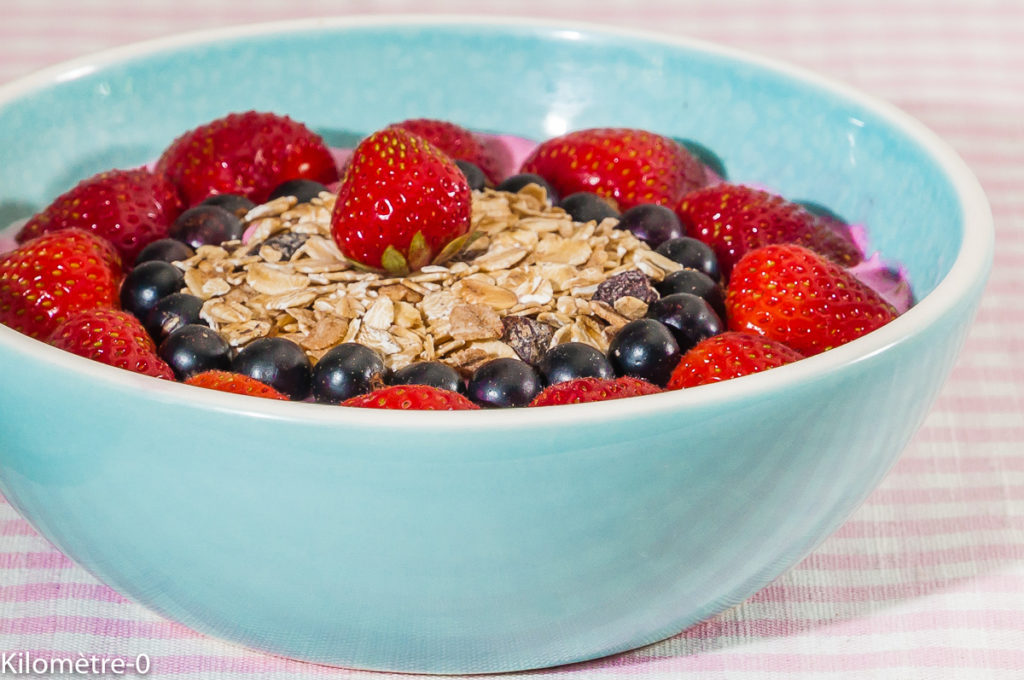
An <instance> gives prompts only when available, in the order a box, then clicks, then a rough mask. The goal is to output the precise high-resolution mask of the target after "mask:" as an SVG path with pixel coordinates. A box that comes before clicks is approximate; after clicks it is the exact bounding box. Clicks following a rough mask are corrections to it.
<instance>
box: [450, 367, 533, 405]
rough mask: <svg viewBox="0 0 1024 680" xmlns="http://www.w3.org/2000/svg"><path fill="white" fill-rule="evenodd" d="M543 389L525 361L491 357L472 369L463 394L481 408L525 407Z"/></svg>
mask: <svg viewBox="0 0 1024 680" xmlns="http://www.w3.org/2000/svg"><path fill="white" fill-rule="evenodd" d="M542 388H543V383H542V381H541V377H540V374H539V373H537V371H536V370H535V369H534V368H533V366H531V365H530V364H528V363H526V362H525V361H520V360H519V359H509V358H507V357H502V358H499V359H491V360H490V361H488V362H487V363H485V364H483V365H482V366H480V368H478V369H476V371H474V372H473V377H472V378H470V379H469V385H468V386H467V388H466V394H467V395H468V396H469V398H470V399H472V400H473V401H474V402H476V403H477V404H479V405H480V406H484V407H492V408H509V407H517V406H526V405H527V404H529V403H530V402H531V401H533V398H534V397H536V396H537V395H538V394H540V391H541V389H542Z"/></svg>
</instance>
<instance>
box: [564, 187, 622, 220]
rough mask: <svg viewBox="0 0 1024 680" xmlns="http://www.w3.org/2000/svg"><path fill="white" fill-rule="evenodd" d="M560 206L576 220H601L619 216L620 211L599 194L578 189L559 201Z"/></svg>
mask: <svg viewBox="0 0 1024 680" xmlns="http://www.w3.org/2000/svg"><path fill="white" fill-rule="evenodd" d="M558 207H559V208H561V209H562V210H564V211H565V212H567V213H569V216H570V217H572V219H573V221H574V222H589V221H591V220H593V221H595V222H600V221H601V220H603V219H605V218H606V217H618V216H619V211H618V210H616V209H615V208H613V207H612V206H611V203H609V202H608V201H606V200H604V199H603V198H601V197H600V196H598V195H597V194H592V193H590V192H589V191H577V192H576V193H575V194H569V195H568V196H566V197H565V198H563V199H562V200H561V201H559V202H558Z"/></svg>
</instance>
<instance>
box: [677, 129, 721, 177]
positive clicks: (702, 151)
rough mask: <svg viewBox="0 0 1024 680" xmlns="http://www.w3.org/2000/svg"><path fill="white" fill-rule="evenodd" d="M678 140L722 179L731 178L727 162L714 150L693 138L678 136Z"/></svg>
mask: <svg viewBox="0 0 1024 680" xmlns="http://www.w3.org/2000/svg"><path fill="white" fill-rule="evenodd" d="M676 141H677V142H679V143H680V144H682V145H683V147H684V148H685V149H686V150H687V151H689V152H690V154H691V155H693V156H694V157H696V159H697V160H699V161H700V162H701V164H703V165H704V167H706V168H707V169H708V170H710V171H711V172H713V173H715V174H716V175H718V176H719V177H721V178H722V179H729V176H728V175H727V174H726V169H725V163H723V162H722V159H721V158H719V157H718V154H716V153H715V152H714V151H712V150H711V149H709V148H708V147H706V146H704V145H703V144H701V143H699V142H695V141H693V140H692V139H681V138H676Z"/></svg>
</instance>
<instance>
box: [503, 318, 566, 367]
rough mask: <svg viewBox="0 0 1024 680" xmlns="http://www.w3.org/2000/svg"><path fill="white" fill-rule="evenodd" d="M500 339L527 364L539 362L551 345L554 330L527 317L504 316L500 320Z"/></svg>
mask: <svg viewBox="0 0 1024 680" xmlns="http://www.w3.org/2000/svg"><path fill="white" fill-rule="evenodd" d="M501 323H502V326H503V332H502V335H501V339H502V341H503V342H505V343H506V344H507V345H508V346H509V347H511V348H512V350H513V351H514V352H515V353H516V355H517V356H518V357H519V358H520V359H522V360H523V361H525V362H526V363H528V364H535V363H537V362H538V361H540V358H541V357H542V356H543V355H544V352H546V351H547V350H548V347H549V346H550V345H551V337H552V336H553V335H554V334H555V331H554V329H553V328H552V327H551V326H549V325H547V324H544V323H540V322H539V321H535V320H533V319H531V318H530V317H527V316H506V317H504V318H503V319H502V320H501Z"/></svg>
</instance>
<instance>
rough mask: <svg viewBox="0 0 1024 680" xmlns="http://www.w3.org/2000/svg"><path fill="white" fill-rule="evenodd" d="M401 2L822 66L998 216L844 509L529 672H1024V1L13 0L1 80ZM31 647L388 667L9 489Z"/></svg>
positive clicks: (10, 601) (263, 664)
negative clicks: (185, 619)
mask: <svg viewBox="0 0 1024 680" xmlns="http://www.w3.org/2000/svg"><path fill="white" fill-rule="evenodd" d="M394 12H418V13H422V12H444V13H460V12H465V13H473V14H487V13H496V14H512V15H528V16H538V17H551V18H573V19H580V20H586V21H591V22H605V23H609V24H614V25H618V26H630V27H635V28H644V29H653V30H658V31H662V32H667V33H671V34H677V35H687V36H693V37H698V38H704V39H710V40H714V41H718V42H721V43H725V44H729V45H733V46H736V47H739V48H743V49H746V50H751V51H754V52H758V53H761V54H765V55H769V56H773V57H779V58H783V59H786V60H789V61H792V62H795V63H798V64H801V65H803V66H807V67H810V68H812V69H814V70H817V71H819V72H821V73H823V74H826V75H830V76H834V77H837V78H839V79H841V80H843V81H846V82H848V83H850V84H852V85H854V86H857V87H859V88H861V89H863V90H866V91H868V92H871V93H873V94H875V95H878V96H880V97H882V98H885V99H888V100H890V101H892V102H894V103H895V104H896V105H898V106H900V107H902V108H903V109H905V110H906V111H908V112H909V113H911V114H912V115H914V116H916V117H917V118H919V119H920V120H922V121H923V122H924V123H925V124H927V125H929V126H930V127H932V128H933V129H934V130H935V131H937V132H938V133H939V134H940V135H941V136H943V137H944V138H945V139H946V140H948V141H949V142H950V143H951V144H952V145H953V146H954V147H955V148H956V149H957V150H958V151H959V152H960V154H961V155H962V156H963V157H964V159H965V160H966V161H967V163H968V164H969V165H970V166H971V167H972V168H973V170H974V171H975V173H976V174H977V175H978V177H979V178H980V180H981V182H982V184H983V185H984V187H985V190H986V191H987V193H988V196H989V198H990V200H991V202H992V207H993V210H994V213H995V219H996V229H997V232H998V234H997V239H998V247H997V253H996V256H995V268H994V272H993V275H992V279H991V282H990V284H989V287H988V290H987V293H986V296H985V300H984V302H983V306H982V309H981V312H980V314H979V316H978V319H977V323H976V325H975V327H974V329H973V331H972V333H971V335H970V338H969V340H968V342H967V346H966V348H965V350H964V353H963V355H962V356H961V359H960V362H959V364H958V366H957V367H956V369H955V370H954V372H953V376H952V378H951V379H950V381H949V382H948V384H947V385H946V387H945V389H944V391H943V392H942V395H941V397H940V399H939V401H938V403H937V405H936V406H935V408H934V409H933V410H932V412H931V415H930V416H929V417H928V419H927V421H926V423H925V424H924V427H923V428H922V429H921V431H920V433H919V434H918V435H917V437H915V439H914V440H913V442H912V443H911V444H910V446H909V447H908V448H907V450H906V451H905V452H904V453H903V456H902V458H901V459H900V461H899V463H898V464H897V465H896V467H895V469H893V470H892V472H891V474H889V475H888V477H887V478H886V479H885V481H884V482H883V484H882V485H881V487H880V488H879V489H878V490H877V491H876V492H875V493H874V494H873V495H872V496H871V497H870V498H869V499H868V501H867V502H866V503H865V505H864V506H863V507H862V508H861V509H860V510H859V511H858V512H857V513H856V514H855V515H854V516H853V518H852V519H850V521H848V522H847V523H846V524H845V525H844V526H843V527H842V528H841V529H840V530H839V531H838V532H837V533H836V534H835V535H834V536H832V537H831V538H829V539H828V540H827V541H826V542H825V543H824V544H823V545H822V546H821V547H820V548H819V549H818V550H817V551H815V552H814V553H813V554H812V555H811V556H810V557H808V558H807V559H806V560H804V561H803V562H802V563H800V564H799V565H798V566H797V567H795V568H794V569H792V570H791V571H790V572H789V573H787V574H785V575H784V576H782V577H781V578H779V579H778V580H777V581H776V582H774V583H772V584H771V585H769V586H768V587H767V588H765V589H764V590H762V591H761V592H759V593H758V594H756V595H755V596H754V597H752V598H751V599H750V600H749V601H747V602H745V603H744V604H742V605H740V606H738V607H735V608H733V609H732V610H730V611H728V612H726V613H724V614H722V615H720V616H718V617H717V618H715V619H714V620H712V621H709V622H707V623H705V624H703V625H700V626H697V627H695V628H693V629H691V630H688V631H686V632H685V633H682V634H680V635H677V636H676V637H673V638H671V639H669V640H666V641H663V642H660V643H658V644H655V645H652V646H649V647H646V648H644V649H640V650H637V651H633V652H629V653H625V654H621V655H618V656H615V657H612V658H608V659H603V660H599V661H595V662H590V663H585V664H578V665H575V666H569V667H563V668H556V669H550V670H544V671H537V672H533V673H530V674H529V675H531V676H533V677H545V678H546V677H552V678H569V677H577V678H578V677H586V678H591V677H593V678H637V679H647V678H676V677H687V678H699V679H710V678H750V679H754V678H758V679H765V680H767V679H783V678H785V679H789V678H837V679H838V678H858V679H860V678H899V679H901V680H902V679H905V678H906V679H912V678H929V679H933V678H954V679H957V680H960V679H961V678H1015V679H1019V678H1024V416H1022V414H1024V0H860V1H859V2H851V1H849V0H845V1H842V2H840V1H835V0H828V1H819V2H815V1H813V0H773V1H772V2H761V1H759V0H716V1H715V2H706V1H703V0H660V1H659V0H518V1H516V2H510V1H507V0H503V1H501V2H493V3H482V2H480V0H472V1H470V0H419V2H412V1H410V0H380V1H377V2H374V1H373V0H335V1H331V0H291V1H289V2H283V1H281V0H142V1H140V0H0V82H7V81H9V80H12V79H14V78H17V77H19V76H21V75H23V74H26V73H28V72H30V71H33V70H35V69H37V68H39V67H42V66H45V65H48V64H51V63H55V62H58V61H61V60H64V59H67V58H70V57H75V56H79V55H83V54H85V53H88V52H92V51H95V50H98V49H101V48H106V47H111V46H115V45H121V44H124V43H128V42H134V41H137V40H141V39H146V38H152V37H157V36H163V35H168V34H172V33H177V32H181V31H186V30H193V29H200V28H209V27H214V26H225V25H230V24H237V23H249V22H254V21H272V20H278V19H289V18H297V17H302V16H323V15H337V14H364V13H394ZM0 500H2V499H0ZM24 651H29V652H32V653H39V654H43V653H46V652H49V653H52V654H63V655H71V656H74V655H77V654H84V655H87V656H88V655H92V654H95V655H98V656H107V657H112V656H131V655H136V654H143V653H144V654H147V655H148V656H149V657H150V658H151V660H152V670H151V671H150V675H151V676H155V677H173V678H213V677H216V678H231V679H241V678H247V679H248V678H253V679H255V678H285V677H289V678H291V677H306V676H318V677H328V678H368V679H369V678H377V677H384V676H387V675H388V674H376V673H368V672H361V671H349V670H339V669H330V668H324V667H320V666H314V665H308V664H302V663H298V662H292V661H286V660H282V659H279V658H274V657H269V656H265V655H261V654H258V653H254V652H249V651H246V650H243V649H240V648H238V647H235V646H232V645H228V644H225V643H222V642H219V641H217V640H212V639H208V638H206V637H203V636H201V635H199V634H197V633H193V632H191V631H190V630H188V629H187V628H185V627H183V626H180V625H178V624H175V623H172V622H170V621H166V620H164V619H162V618H160V617H159V616H157V615H155V614H152V613H150V612H148V611H147V610H145V609H143V608H142V607H140V606H138V605H136V604H133V603H132V602H129V601H127V600H125V599H124V598H122V597H120V596H119V595H117V594H116V593H114V592H113V591H112V590H110V589H108V588H107V587H105V586H103V585H101V584H99V583H97V581H96V580H95V579H93V578H92V577H91V576H90V575H89V574H87V573H86V572H84V571H83V570H82V569H80V568H78V567H77V566H75V565H74V564H73V563H72V562H71V561H70V560H68V559H67V558H66V557H64V556H63V555H61V554H60V553H59V552H58V551H57V550H56V549H55V548H53V547H52V546H51V545H50V544H49V543H47V542H46V541H45V540H44V539H42V538H40V537H39V536H38V535H37V534H36V532H35V531H33V529H32V528H31V527H30V526H29V525H28V523H27V522H25V521H24V520H23V519H21V518H20V517H19V516H18V514H17V513H16V512H15V511H14V510H13V509H12V508H11V507H10V505H7V504H6V503H3V502H0V652H7V653H13V652H24ZM4 672H5V671H4V669H2V668H0V674H4ZM394 677H410V676H394ZM512 677H514V676H512Z"/></svg>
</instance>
